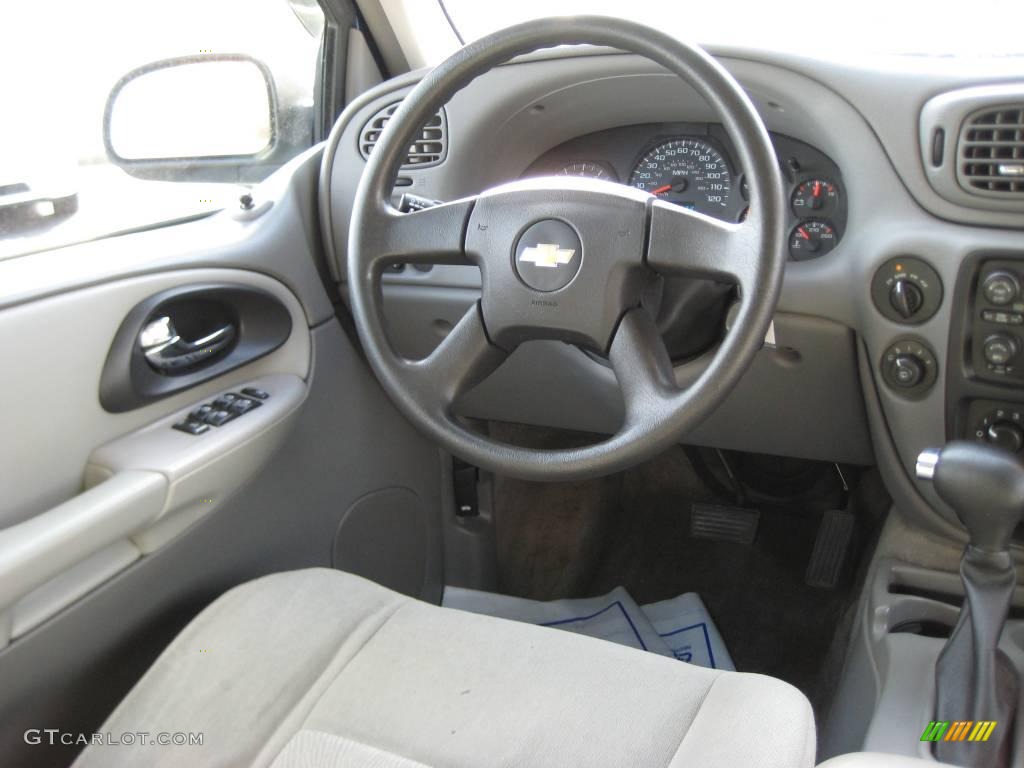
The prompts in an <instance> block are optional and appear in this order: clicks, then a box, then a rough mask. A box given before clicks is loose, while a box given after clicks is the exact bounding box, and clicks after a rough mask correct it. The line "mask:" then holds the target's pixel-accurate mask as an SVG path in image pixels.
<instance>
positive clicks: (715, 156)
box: [524, 123, 847, 261]
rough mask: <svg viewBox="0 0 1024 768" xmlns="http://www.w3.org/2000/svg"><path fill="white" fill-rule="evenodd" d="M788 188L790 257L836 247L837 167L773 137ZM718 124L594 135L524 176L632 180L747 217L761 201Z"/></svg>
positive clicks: (842, 208) (695, 205) (841, 208)
mask: <svg viewBox="0 0 1024 768" xmlns="http://www.w3.org/2000/svg"><path fill="white" fill-rule="evenodd" d="M771 139H772V144H773V145H774V146H775V150H776V154H777V156H778V158H779V165H780V168H781V169H782V173H783V178H784V179H785V181H786V183H787V185H788V187H789V189H788V193H789V201H790V205H789V210H788V212H787V217H788V219H789V220H788V222H787V224H788V230H789V232H790V235H789V255H790V258H791V259H793V260H794V261H805V260H807V259H814V258H819V257H821V256H824V255H826V254H827V253H829V252H830V251H832V250H833V249H834V248H835V247H836V246H837V245H838V244H839V242H840V240H841V238H842V236H843V233H844V231H845V228H846V218H847V216H846V198H845V195H844V193H843V185H842V179H841V176H840V172H839V168H838V167H837V166H836V165H835V163H834V162H832V160H831V159H830V158H828V157H827V156H826V155H825V154H824V153H822V152H820V151H819V150H817V149H815V148H814V147H812V146H810V145H808V144H805V143H803V142H801V141H797V140H796V139H791V138H789V137H787V136H783V135H781V134H774V133H773V134H771ZM731 150H732V145H731V142H730V141H729V138H728V136H727V135H726V133H725V131H724V130H723V129H722V127H721V126H720V125H716V124H706V123H671V124H668V123H666V124H656V125H638V126H626V127H622V128H612V129H609V130H605V131H599V132H597V133H591V134H588V135H586V136H581V137H579V138H576V139H572V140H570V141H568V142H565V143H564V144H562V145H560V146H558V147H555V148H554V149H552V150H549V151H548V152H547V153H545V154H544V155H543V156H542V157H540V158H539V159H538V160H537V161H536V162H534V163H533V164H532V165H531V166H530V168H529V169H527V171H526V173H525V174H524V175H525V176H538V175H565V176H586V177H591V178H596V179H605V180H607V181H613V182H618V183H621V184H629V185H630V186H632V187H636V188H638V189H643V190H646V191H647V192H650V193H651V194H653V195H657V196H658V197H660V198H662V199H664V200H667V201H669V202H671V203H674V204H676V205H680V206H683V207H684V208H689V209H691V210H695V211H699V212H700V213H704V214H707V215H709V216H714V217H716V218H719V219H722V220H724V221H743V220H744V219H745V218H746V216H747V213H748V212H749V210H750V206H751V205H756V201H753V200H750V199H749V190H748V188H747V184H746V182H745V180H744V177H743V172H742V169H740V168H737V167H736V165H735V163H734V162H733V160H732V151H731Z"/></svg>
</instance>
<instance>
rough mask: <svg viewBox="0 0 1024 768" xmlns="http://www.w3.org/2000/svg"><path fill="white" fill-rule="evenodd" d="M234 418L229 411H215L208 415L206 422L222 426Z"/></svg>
mask: <svg viewBox="0 0 1024 768" xmlns="http://www.w3.org/2000/svg"><path fill="white" fill-rule="evenodd" d="M233 418H234V416H233V415H232V414H230V413H228V412H227V411H213V412H212V413H209V414H207V415H206V423H207V424H209V425H211V426H214V427H220V426H223V425H224V424H227V423H228V422H229V421H231V419H233Z"/></svg>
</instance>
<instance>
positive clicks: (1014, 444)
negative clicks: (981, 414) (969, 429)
mask: <svg viewBox="0 0 1024 768" xmlns="http://www.w3.org/2000/svg"><path fill="white" fill-rule="evenodd" d="M985 442H986V443H989V444H990V445H994V446H995V447H996V448H1002V449H1003V450H1006V451H1009V452H1010V453H1017V452H1018V451H1019V450H1020V449H1021V448H1024V429H1021V428H1020V427H1019V426H1018V425H1017V424H1014V423H1013V422H1012V421H994V422H992V423H991V424H990V425H989V427H988V429H987V430H985Z"/></svg>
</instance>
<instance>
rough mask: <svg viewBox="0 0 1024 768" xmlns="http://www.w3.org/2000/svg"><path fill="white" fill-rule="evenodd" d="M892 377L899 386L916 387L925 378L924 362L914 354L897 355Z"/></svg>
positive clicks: (893, 364)
mask: <svg viewBox="0 0 1024 768" xmlns="http://www.w3.org/2000/svg"><path fill="white" fill-rule="evenodd" d="M892 379H893V383H894V384H895V385H896V386H897V387H903V388H905V389H910V388H912V387H916V386H917V385H918V384H920V383H921V381H922V379H924V362H922V360H921V358H919V357H915V356H914V355H899V356H897V358H896V359H895V360H893V362H892Z"/></svg>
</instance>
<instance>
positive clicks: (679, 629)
mask: <svg viewBox="0 0 1024 768" xmlns="http://www.w3.org/2000/svg"><path fill="white" fill-rule="evenodd" d="M641 607H642V609H643V612H644V613H645V614H646V615H647V618H648V620H649V621H650V622H651V624H652V625H654V628H655V630H657V632H658V635H660V636H661V639H662V640H664V641H665V644H666V645H668V647H669V648H671V649H672V653H673V655H675V657H676V658H677V659H679V660H680V661H688V662H690V663H691V664H698V665H700V666H702V667H710V668H712V669H729V670H735V669H736V666H735V665H734V664H733V662H732V657H731V656H729V651H728V650H726V647H725V643H724V642H723V640H722V636H721V635H720V634H719V633H718V628H717V627H716V626H715V623H714V622H713V621H712V620H711V616H710V615H709V614H708V609H707V608H705V607H704V601H703V600H701V599H700V595H698V594H697V593H696V592H687V593H686V594H684V595H679V596H678V597H673V598H671V599H670V600H662V601H661V602H660V603H650V604H649V605H644V606H641Z"/></svg>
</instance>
